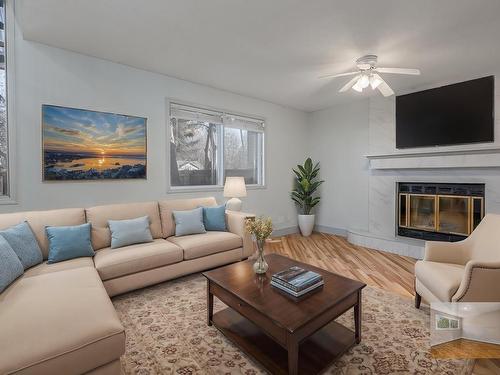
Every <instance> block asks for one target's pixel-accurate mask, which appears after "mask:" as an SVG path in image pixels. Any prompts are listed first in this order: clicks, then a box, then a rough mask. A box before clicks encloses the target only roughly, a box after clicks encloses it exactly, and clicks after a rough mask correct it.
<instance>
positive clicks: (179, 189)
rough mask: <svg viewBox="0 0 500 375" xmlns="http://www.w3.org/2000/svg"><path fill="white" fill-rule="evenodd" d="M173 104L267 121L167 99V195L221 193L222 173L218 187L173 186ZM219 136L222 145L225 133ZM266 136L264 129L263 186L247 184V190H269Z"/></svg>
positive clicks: (254, 116) (222, 186)
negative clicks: (171, 150) (171, 169)
mask: <svg viewBox="0 0 500 375" xmlns="http://www.w3.org/2000/svg"><path fill="white" fill-rule="evenodd" d="M172 104H179V105H185V106H190V107H195V108H200V109H204V110H207V111H213V112H218V113H225V114H230V115H234V116H240V117H246V118H251V119H256V120H259V121H262V122H263V123H265V124H267V122H266V119H265V118H264V117H263V116H258V115H249V114H245V113H241V112H236V111H232V110H226V109H221V108H216V107H212V106H208V105H203V104H197V103H192V102H187V101H184V100H179V99H175V98H167V99H166V127H165V129H166V134H165V136H166V140H167V142H166V143H167V147H166V148H165V150H166V161H167V163H166V172H167V193H171V194H174V193H196V192H221V191H223V190H224V180H223V179H224V174H223V173H220V174H219V180H222V181H217V185H192V186H172V182H171V175H170V172H171V171H170V134H171V130H172V128H171V126H172V125H171V121H170V120H171V115H170V107H171V105H172ZM218 133H219V135H218V137H221V138H222V143H221V144H223V139H224V134H223V133H224V132H218ZM266 135H267V130H266V128H264V130H263V131H262V163H261V166H260V168H262V169H263V170H262V175H261V176H262V183H261V184H247V185H246V187H247V190H261V189H267V158H266V154H267V153H266V150H267V142H266ZM223 152H224V148H223V147H222V149H220V150H217V154H218V157H219V154H220V155H221V156H222V154H223ZM221 167H222V170H224V169H223V168H224V160H223V157H221Z"/></svg>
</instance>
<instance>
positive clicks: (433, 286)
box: [415, 261, 465, 301]
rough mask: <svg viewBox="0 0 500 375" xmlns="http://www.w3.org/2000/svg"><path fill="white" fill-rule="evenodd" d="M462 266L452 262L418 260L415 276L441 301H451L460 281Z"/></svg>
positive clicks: (462, 271) (462, 272)
mask: <svg viewBox="0 0 500 375" xmlns="http://www.w3.org/2000/svg"><path fill="white" fill-rule="evenodd" d="M464 268H465V267H464V266H462V265H459V264H452V263H438V262H429V261H418V262H417V263H416V264H415V277H416V278H417V279H418V280H419V281H420V282H421V283H422V284H423V285H424V286H425V287H426V288H427V289H428V290H429V291H430V292H431V293H432V294H434V295H435V296H436V297H438V298H439V300H441V301H451V298H452V296H453V295H454V294H455V293H456V291H457V290H458V288H459V286H460V282H461V281H462V276H463V274H464Z"/></svg>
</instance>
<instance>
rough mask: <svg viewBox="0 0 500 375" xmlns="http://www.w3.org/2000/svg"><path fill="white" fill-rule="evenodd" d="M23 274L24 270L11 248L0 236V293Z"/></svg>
mask: <svg viewBox="0 0 500 375" xmlns="http://www.w3.org/2000/svg"><path fill="white" fill-rule="evenodd" d="M23 273H24V268H23V265H22V263H21V261H20V260H19V258H18V257H17V255H16V253H15V252H14V250H12V247H10V245H9V243H8V242H7V241H6V240H5V238H3V237H1V236H0V293H2V292H3V291H4V290H5V288H7V287H8V286H9V285H10V284H12V282H13V281H14V280H15V279H17V278H18V277H19V276H21V275H22V274H23Z"/></svg>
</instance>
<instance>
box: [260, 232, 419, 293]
mask: <svg viewBox="0 0 500 375" xmlns="http://www.w3.org/2000/svg"><path fill="white" fill-rule="evenodd" d="M266 251H267V252H276V253H279V254H283V255H286V256H289V257H290V258H294V259H297V260H299V261H302V262H305V263H309V264H312V265H314V266H318V267H321V268H324V269H327V270H330V271H333V272H336V273H338V274H340V275H343V276H346V277H350V278H353V279H357V280H360V281H362V282H364V283H366V284H368V285H371V286H375V287H379V288H382V289H385V290H388V291H391V292H395V293H398V294H400V295H403V296H406V297H413V295H414V291H413V279H414V273H413V270H414V266H415V262H416V260H415V259H413V258H409V257H404V256H400V255H396V254H391V253H386V252H384V251H378V250H372V249H367V248H364V247H361V246H356V245H353V244H351V243H349V242H348V241H347V239H345V238H344V237H340V236H334V235H331V234H326V233H317V232H315V233H313V234H312V235H311V236H310V237H302V236H301V235H300V234H291V235H288V236H283V237H279V238H274V239H272V240H271V241H270V242H268V243H267V246H266Z"/></svg>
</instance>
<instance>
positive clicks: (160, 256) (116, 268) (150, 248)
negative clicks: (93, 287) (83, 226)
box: [94, 239, 182, 280]
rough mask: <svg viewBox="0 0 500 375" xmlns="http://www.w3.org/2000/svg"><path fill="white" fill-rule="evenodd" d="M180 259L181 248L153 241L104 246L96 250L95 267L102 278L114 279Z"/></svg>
mask: <svg viewBox="0 0 500 375" xmlns="http://www.w3.org/2000/svg"><path fill="white" fill-rule="evenodd" d="M180 261H182V250H181V249H180V248H179V247H178V246H176V245H174V244H173V243H171V242H168V241H166V240H163V239H157V240H154V241H153V242H148V243H144V244H137V245H131V246H125V247H121V248H119V249H112V248H106V249H101V250H99V251H97V252H96V255H95V257H94V263H95V267H96V268H97V272H99V276H101V279H102V280H109V279H114V278H116V277H121V276H125V275H129V274H132V273H137V272H141V271H147V270H150V269H153V268H157V267H161V266H165V265H168V264H173V263H177V262H180Z"/></svg>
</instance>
